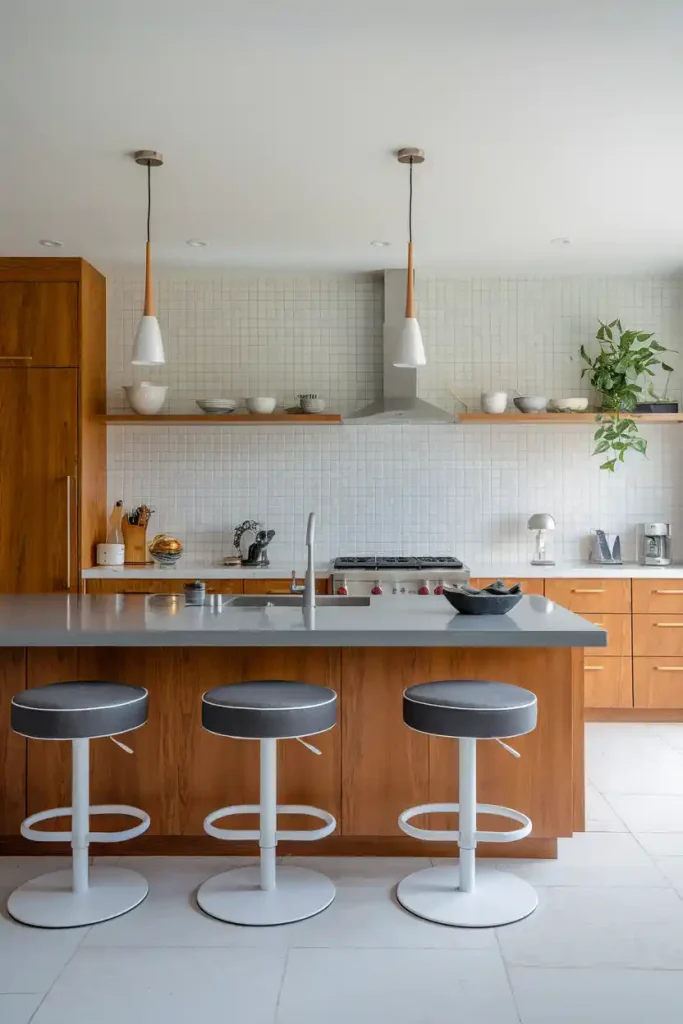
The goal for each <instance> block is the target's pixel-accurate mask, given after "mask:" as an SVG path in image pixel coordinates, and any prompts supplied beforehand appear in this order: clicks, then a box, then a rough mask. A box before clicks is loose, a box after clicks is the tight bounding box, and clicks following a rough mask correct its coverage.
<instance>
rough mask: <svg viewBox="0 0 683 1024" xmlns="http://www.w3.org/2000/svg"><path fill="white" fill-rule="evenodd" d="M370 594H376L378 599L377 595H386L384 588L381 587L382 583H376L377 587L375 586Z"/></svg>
mask: <svg viewBox="0 0 683 1024" xmlns="http://www.w3.org/2000/svg"><path fill="white" fill-rule="evenodd" d="M370 593H371V594H374V595H375V597H377V595H378V594H382V593H384V591H383V590H382V586H381V584H380V583H375V585H374V587H373V588H372V590H371V591H370Z"/></svg>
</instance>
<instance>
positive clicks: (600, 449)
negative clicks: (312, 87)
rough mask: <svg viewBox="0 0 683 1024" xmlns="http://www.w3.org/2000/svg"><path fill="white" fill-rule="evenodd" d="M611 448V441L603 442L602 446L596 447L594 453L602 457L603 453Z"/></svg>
mask: <svg viewBox="0 0 683 1024" xmlns="http://www.w3.org/2000/svg"><path fill="white" fill-rule="evenodd" d="M611 447H612V446H611V445H610V443H609V441H601V442H600V444H597V445H596V446H595V451H594V452H593V455H601V454H602V453H603V452H606V451H608V449H609V448H611Z"/></svg>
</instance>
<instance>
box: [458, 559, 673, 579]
mask: <svg viewBox="0 0 683 1024" xmlns="http://www.w3.org/2000/svg"><path fill="white" fill-rule="evenodd" d="M469 570H470V573H471V575H472V576H474V577H484V578H486V579H488V578H489V577H491V576H496V577H497V576H500V577H502V578H503V579H511V578H513V577H514V578H515V579H525V578H526V579H577V578H579V579H580V578H581V577H585V578H588V579H589V578H590V577H600V578H607V577H610V576H613V577H614V578H615V579H669V580H681V579H683V563H680V564H675V565H669V566H666V567H661V568H658V567H657V566H653V565H638V564H637V563H636V562H624V564H623V565H596V564H595V562H558V564H557V565H531V563H530V562H517V563H515V564H511V565H505V564H501V563H500V562H494V563H489V564H486V563H482V562H474V563H473V564H472V565H470V566H469Z"/></svg>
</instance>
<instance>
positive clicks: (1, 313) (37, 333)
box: [0, 281, 78, 367]
mask: <svg viewBox="0 0 683 1024" xmlns="http://www.w3.org/2000/svg"><path fill="white" fill-rule="evenodd" d="M13 361H16V362H18V363H20V364H21V365H23V366H30V367H37V366H77V365H78V285H77V284H73V283H64V282H54V283H44V282H37V281H5V282H0V365H3V364H7V363H11V362H13Z"/></svg>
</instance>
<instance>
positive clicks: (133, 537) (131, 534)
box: [121, 516, 153, 565]
mask: <svg viewBox="0 0 683 1024" xmlns="http://www.w3.org/2000/svg"><path fill="white" fill-rule="evenodd" d="M121 528H122V530H123V543H124V545H125V549H126V550H125V554H124V559H125V562H126V565H151V564H152V562H153V559H152V556H151V555H150V554H149V552H148V550H147V527H146V526H133V524H132V523H129V522H128V518H127V516H124V517H123V519H122V521H121Z"/></svg>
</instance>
